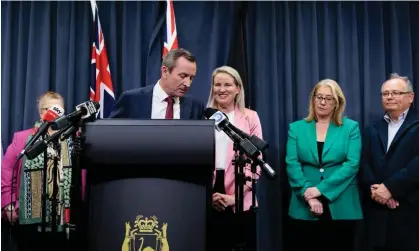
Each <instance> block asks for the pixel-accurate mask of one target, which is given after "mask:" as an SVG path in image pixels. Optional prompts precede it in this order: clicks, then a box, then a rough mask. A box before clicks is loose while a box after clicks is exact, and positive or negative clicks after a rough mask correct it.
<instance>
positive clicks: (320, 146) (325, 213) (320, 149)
mask: <svg viewBox="0 0 419 251" xmlns="http://www.w3.org/2000/svg"><path fill="white" fill-rule="evenodd" d="M323 147H324V142H320V141H317V153H318V155H319V164H320V168H323V160H322V154H323ZM319 172H321V174H322V176H321V177H320V179H321V180H323V171H321V170H319ZM318 199H319V200H320V202H321V203H322V204H323V214H322V215H321V216H320V219H321V220H331V215H330V210H329V200H328V199H327V198H326V197H324V196H323V195H322V196H320V197H319V198H318Z"/></svg>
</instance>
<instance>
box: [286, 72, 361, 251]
mask: <svg viewBox="0 0 419 251" xmlns="http://www.w3.org/2000/svg"><path fill="white" fill-rule="evenodd" d="M345 104H346V101H345V96H344V94H343V92H342V90H341V88H340V87H339V85H338V83H336V82H335V81H333V80H330V79H325V80H322V81H320V82H319V83H317V84H316V86H315V87H314V89H313V91H312V92H311V95H310V105H309V114H308V116H307V117H306V118H305V119H302V120H299V121H296V122H293V123H291V124H290V126H289V131H288V142H287V155H286V170H287V174H288V181H289V184H290V186H291V190H292V192H291V202H290V207H289V216H290V217H291V222H292V229H293V233H292V234H291V236H292V238H295V240H294V239H293V240H291V241H292V243H290V247H292V250H298V251H300V250H309V249H312V248H313V247H316V246H318V245H320V246H321V248H322V249H323V250H339V251H345V250H348V251H349V250H351V251H352V250H353V243H354V233H355V231H354V230H355V221H356V220H360V219H362V211H361V205H360V199H359V192H358V186H357V179H356V176H357V173H358V169H359V161H360V153H361V137H360V131H359V126H358V122H356V121H354V120H351V119H348V118H344V117H343V116H342V114H343V112H344V110H345Z"/></svg>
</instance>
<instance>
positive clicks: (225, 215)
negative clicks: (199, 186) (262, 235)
mask: <svg viewBox="0 0 419 251" xmlns="http://www.w3.org/2000/svg"><path fill="white" fill-rule="evenodd" d="M216 175H217V176H216V180H215V185H214V188H213V192H214V193H216V192H218V193H222V194H225V187H224V171H222V170H217V174H216ZM208 238H209V239H208V245H207V247H208V251H232V250H235V251H254V250H256V215H255V213H254V212H253V211H246V212H242V213H239V214H237V213H233V208H231V207H228V208H226V210H225V211H223V212H218V211H216V210H215V209H213V210H212V211H211V220H210V224H209V228H208Z"/></svg>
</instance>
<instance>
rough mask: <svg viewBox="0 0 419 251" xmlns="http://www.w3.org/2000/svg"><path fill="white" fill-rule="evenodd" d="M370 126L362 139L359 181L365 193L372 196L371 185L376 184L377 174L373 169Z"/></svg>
mask: <svg viewBox="0 0 419 251" xmlns="http://www.w3.org/2000/svg"><path fill="white" fill-rule="evenodd" d="M370 130H371V129H370V128H366V129H365V132H364V135H363V139H362V152H361V163H360V167H359V181H360V187H361V190H362V192H363V194H364V195H365V196H367V197H371V189H370V187H371V185H372V184H376V183H377V182H376V178H375V175H374V174H373V172H372V169H371V143H370V140H371V136H370Z"/></svg>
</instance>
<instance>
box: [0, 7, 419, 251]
mask: <svg viewBox="0 0 419 251" xmlns="http://www.w3.org/2000/svg"><path fill="white" fill-rule="evenodd" d="M1 4H2V20H1V21H2V24H1V29H2V37H1V39H2V40H1V43H2V44H1V56H2V58H1V60H2V65H1V67H2V68H1V71H2V72H1V73H2V74H1V88H2V89H1V90H2V104H1V109H2V129H1V130H2V131H1V133H2V140H3V142H4V147H6V146H7V145H8V144H10V142H11V139H12V136H13V132H15V131H18V130H22V129H27V128H30V127H32V125H33V123H34V121H35V120H36V119H38V117H37V116H38V115H37V112H36V100H37V98H38V97H39V95H40V94H41V93H43V92H45V91H46V90H54V91H57V92H59V93H61V94H62V95H63V96H64V98H65V101H66V109H67V110H68V111H72V110H73V109H74V107H75V105H77V104H78V103H81V102H82V101H85V100H87V99H88V94H89V79H90V77H89V73H90V47H91V40H90V37H91V31H92V14H91V8H90V4H89V2H79V1H76V2H2V3H1ZM98 8H99V14H100V20H101V23H102V27H103V31H104V35H105V41H106V45H107V48H108V55H109V61H110V69H111V74H112V79H113V83H114V88H115V94H116V96H117V97H118V96H119V94H120V93H121V92H122V91H124V90H127V89H131V88H135V87H141V86H146V85H150V84H154V83H155V82H156V81H157V79H158V77H159V66H160V62H161V55H162V46H163V44H162V32H163V31H164V18H165V13H164V8H165V3H164V2H146V1H141V2H119V1H117V2H99V3H98ZM174 8H175V14H176V25H177V31H178V39H179V45H180V46H181V47H184V48H187V49H189V50H190V51H192V53H194V54H195V55H196V57H197V61H198V72H197V77H196V79H195V80H194V83H193V85H192V88H191V90H190V94H191V95H194V96H196V97H198V98H199V99H201V100H202V101H203V102H206V100H207V97H208V92H209V89H210V81H211V78H210V76H211V73H212V70H213V69H214V68H216V67H218V66H221V65H223V64H229V65H231V66H233V67H236V68H237V69H238V70H239V71H240V73H241V74H242V77H243V79H244V82H245V91H246V95H247V97H246V101H247V105H248V106H249V107H250V108H252V109H255V110H256V111H257V112H258V113H259V115H260V118H261V122H262V125H263V133H264V137H265V138H266V139H267V140H268V141H269V143H270V149H269V154H268V160H269V163H270V164H271V165H272V166H273V167H274V168H275V169H276V171H277V172H278V173H280V178H279V179H277V180H275V181H268V180H267V179H266V178H264V177H263V178H262V180H261V183H259V190H258V197H259V201H260V211H259V218H258V219H259V221H258V233H259V234H258V240H259V250H263V251H271V250H272V251H274V250H282V249H281V248H283V247H284V243H285V241H284V239H285V238H286V233H287V225H286V224H285V223H286V220H285V219H286V213H287V209H288V192H287V189H288V186H287V181H286V176H285V172H284V149H285V143H286V136H287V130H288V124H289V123H290V122H292V121H294V120H297V119H301V118H303V117H304V116H305V115H306V114H307V105H308V99H309V93H310V91H311V89H312V87H313V86H314V84H315V83H316V82H318V81H319V80H320V79H323V78H333V79H335V80H337V81H338V83H340V84H341V86H342V88H343V90H344V92H345V95H346V98H347V102H348V106H347V110H346V115H347V116H349V117H351V118H353V119H355V120H358V121H359V122H360V123H361V125H365V124H367V123H369V122H371V120H372V119H373V118H374V117H378V116H382V114H383V112H382V110H381V106H380V100H381V99H380V95H379V93H380V86H381V84H382V82H383V81H384V80H385V79H386V77H388V75H389V74H390V73H392V72H398V73H399V74H402V75H407V76H409V78H410V79H411V80H412V82H413V84H414V89H415V91H416V92H417V93H419V87H418V84H417V83H416V82H417V81H419V29H418V25H419V4H418V3H416V2H382V3H381V2H177V1H176V2H174ZM415 104H416V105H418V99H416V100H415Z"/></svg>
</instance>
